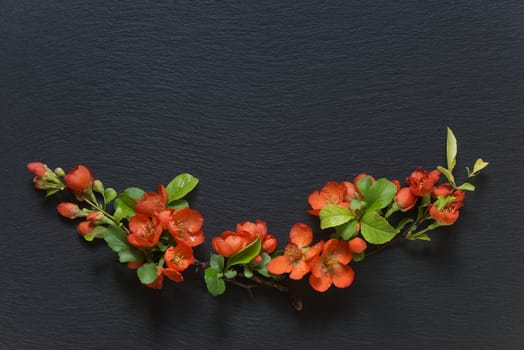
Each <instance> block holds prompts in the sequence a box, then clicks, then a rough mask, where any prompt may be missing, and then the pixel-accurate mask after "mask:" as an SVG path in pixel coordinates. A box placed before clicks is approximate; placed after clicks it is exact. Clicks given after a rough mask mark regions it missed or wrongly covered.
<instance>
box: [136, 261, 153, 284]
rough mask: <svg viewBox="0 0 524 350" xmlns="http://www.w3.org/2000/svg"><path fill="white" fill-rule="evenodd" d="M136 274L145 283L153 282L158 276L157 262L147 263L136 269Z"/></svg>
mask: <svg viewBox="0 0 524 350" xmlns="http://www.w3.org/2000/svg"><path fill="white" fill-rule="evenodd" d="M136 274H137V275H138V278H139V279H140V282H142V283H143V284H148V283H153V282H154V281H155V280H156V278H157V273H156V265H155V263H153V262H148V263H145V264H144V265H142V266H140V267H139V268H138V269H137V270H136Z"/></svg>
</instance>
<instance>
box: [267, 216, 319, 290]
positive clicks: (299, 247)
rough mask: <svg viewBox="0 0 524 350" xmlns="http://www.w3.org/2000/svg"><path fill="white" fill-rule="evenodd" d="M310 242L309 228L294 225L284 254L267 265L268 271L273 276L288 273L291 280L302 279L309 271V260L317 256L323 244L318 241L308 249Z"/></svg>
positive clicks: (299, 224) (311, 236)
mask: <svg viewBox="0 0 524 350" xmlns="http://www.w3.org/2000/svg"><path fill="white" fill-rule="evenodd" d="M312 240H313V231H311V227H309V226H308V225H306V224H302V223H298V224H295V225H294V226H293V227H292V228H291V231H290V232H289V244H288V245H287V247H286V249H285V251H284V254H283V255H280V256H277V257H275V258H273V259H272V260H271V261H270V262H269V263H268V264H267V269H268V271H269V272H271V273H272V274H274V275H281V274H283V273H289V278H291V279H294V280H299V279H302V277H304V276H305V275H306V274H307V273H308V272H309V271H310V266H309V262H310V260H311V259H313V258H314V257H315V256H318V254H319V253H320V251H321V250H322V245H323V244H324V242H323V241H320V242H318V243H317V244H315V245H314V246H313V247H311V248H309V247H308V246H309V245H310V244H311V242H312Z"/></svg>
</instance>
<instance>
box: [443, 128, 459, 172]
mask: <svg viewBox="0 0 524 350" xmlns="http://www.w3.org/2000/svg"><path fill="white" fill-rule="evenodd" d="M446 158H447V161H448V170H449V172H450V173H453V168H454V167H455V165H456V164H457V138H456V137H455V135H454V134H453V131H452V130H451V129H450V128H448V135H447V142H446ZM450 182H451V181H450Z"/></svg>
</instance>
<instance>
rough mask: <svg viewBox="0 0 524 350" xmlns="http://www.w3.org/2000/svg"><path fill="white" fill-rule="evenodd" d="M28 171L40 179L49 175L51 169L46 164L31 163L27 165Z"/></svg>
mask: <svg viewBox="0 0 524 350" xmlns="http://www.w3.org/2000/svg"><path fill="white" fill-rule="evenodd" d="M27 170H29V171H30V172H32V173H33V174H35V175H36V176H38V177H44V176H45V175H46V174H47V171H48V170H49V168H48V167H47V165H45V164H44V163H41V162H31V163H27Z"/></svg>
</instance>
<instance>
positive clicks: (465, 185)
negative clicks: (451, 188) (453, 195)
mask: <svg viewBox="0 0 524 350" xmlns="http://www.w3.org/2000/svg"><path fill="white" fill-rule="evenodd" d="M457 190H464V191H475V186H473V184H470V183H469V182H464V183H463V184H462V185H460V186H459V187H457Z"/></svg>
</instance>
